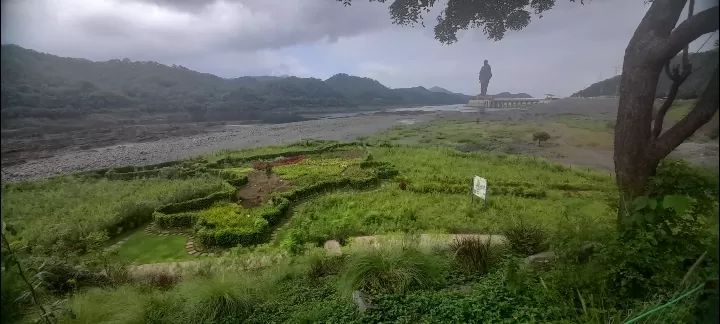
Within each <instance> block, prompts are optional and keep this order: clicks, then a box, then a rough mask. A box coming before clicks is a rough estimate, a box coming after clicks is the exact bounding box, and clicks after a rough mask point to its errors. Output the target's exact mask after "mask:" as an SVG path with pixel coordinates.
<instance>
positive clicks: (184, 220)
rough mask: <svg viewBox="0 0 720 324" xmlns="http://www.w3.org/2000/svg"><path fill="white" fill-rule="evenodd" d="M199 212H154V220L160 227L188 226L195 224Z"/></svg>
mask: <svg viewBox="0 0 720 324" xmlns="http://www.w3.org/2000/svg"><path fill="white" fill-rule="evenodd" d="M198 217H199V214H198V213H195V212H185V213H177V214H163V213H161V212H154V213H153V216H152V218H153V221H154V222H155V225H157V226H159V227H160V228H188V227H192V226H193V225H194V224H195V221H196V220H197V219H198Z"/></svg>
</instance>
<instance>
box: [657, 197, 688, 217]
mask: <svg viewBox="0 0 720 324" xmlns="http://www.w3.org/2000/svg"><path fill="white" fill-rule="evenodd" d="M662 205H663V208H665V209H669V208H672V209H673V210H674V211H675V213H676V214H678V215H683V214H685V212H686V211H687V209H688V208H689V207H690V199H688V198H687V197H685V196H680V195H667V196H665V198H664V199H663V203H662Z"/></svg>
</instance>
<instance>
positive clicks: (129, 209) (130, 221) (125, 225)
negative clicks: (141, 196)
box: [105, 201, 155, 236]
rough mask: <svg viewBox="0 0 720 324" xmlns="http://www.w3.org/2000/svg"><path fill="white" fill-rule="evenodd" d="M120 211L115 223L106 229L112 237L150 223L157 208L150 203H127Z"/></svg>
mask: <svg viewBox="0 0 720 324" xmlns="http://www.w3.org/2000/svg"><path fill="white" fill-rule="evenodd" d="M118 210H119V211H118V216H117V217H116V218H114V219H113V220H114V222H113V223H110V224H108V225H107V226H106V227H105V230H107V232H108V233H110V235H111V236H114V235H119V234H121V233H123V232H125V231H127V230H131V229H134V228H137V227H138V226H140V225H142V224H145V223H147V222H149V221H150V220H151V219H152V214H153V210H155V207H154V206H153V204H151V203H149V202H142V201H141V202H127V203H124V204H123V205H121V206H120V208H118Z"/></svg>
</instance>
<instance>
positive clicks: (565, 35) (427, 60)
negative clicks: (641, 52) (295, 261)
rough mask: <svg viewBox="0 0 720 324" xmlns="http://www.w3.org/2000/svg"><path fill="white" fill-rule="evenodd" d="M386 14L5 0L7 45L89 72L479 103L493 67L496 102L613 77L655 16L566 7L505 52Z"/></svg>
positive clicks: (279, 1) (289, 5)
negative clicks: (325, 84)
mask: <svg viewBox="0 0 720 324" xmlns="http://www.w3.org/2000/svg"><path fill="white" fill-rule="evenodd" d="M390 2H391V1H388V3H386V4H379V3H376V2H375V3H369V2H368V1H367V0H354V1H353V5H352V6H350V7H344V6H343V5H342V4H341V3H339V2H337V1H335V0H302V1H290V0H92V1H90V0H7V1H3V3H2V29H1V30H2V43H3V44H17V45H20V46H22V47H25V48H30V49H33V50H37V51H40V52H47V53H50V54H54V55H59V56H66V57H79V58H86V59H90V60H94V61H104V60H109V59H114V58H119V59H122V58H129V59H131V60H133V61H148V60H151V61H157V62H160V63H162V64H167V65H172V64H177V65H182V66H185V67H187V68H189V69H191V70H195V71H198V72H204V73H212V74H215V75H218V76H221V77H226V78H234V77H240V76H247V75H294V76H298V77H316V78H320V79H326V78H328V77H330V76H332V75H334V74H336V73H347V74H350V75H357V76H363V77H370V78H373V79H376V80H378V81H379V82H381V83H382V84H384V85H386V86H389V87H392V88H401V87H414V86H424V87H426V88H430V87H432V86H440V87H443V88H446V89H448V90H451V91H455V92H462V93H466V94H477V93H478V92H479V84H478V83H477V73H478V71H479V69H480V67H481V66H482V62H483V60H486V59H487V60H489V61H490V64H491V65H492V67H493V79H492V81H491V83H490V88H489V92H490V93H498V92H503V91H507V92H513V93H517V92H526V93H530V94H532V95H533V96H542V95H543V94H545V93H553V94H555V95H558V96H568V95H570V94H572V93H574V92H576V91H578V90H581V89H583V88H585V87H587V86H589V85H590V84H592V83H595V82H597V81H599V80H600V79H605V78H608V77H611V76H613V75H615V71H616V69H620V68H621V65H622V56H623V53H624V50H625V46H626V45H627V42H628V41H629V40H630V37H631V36H632V33H633V32H634V30H635V27H637V24H638V23H639V21H640V19H641V18H642V16H643V15H644V13H645V11H646V10H647V8H648V6H647V5H646V4H644V1H641V0H593V1H589V2H588V1H586V3H585V5H581V4H580V3H579V2H577V3H573V2H570V1H569V0H559V1H557V4H556V7H555V8H554V9H553V10H551V11H549V12H547V13H545V14H544V16H543V17H542V18H538V17H533V20H532V22H531V23H530V26H528V27H527V28H526V29H524V30H522V31H519V32H511V33H508V34H507V35H506V37H505V39H503V40H501V41H498V42H494V41H491V40H488V39H486V38H485V36H484V35H483V34H482V32H481V31H480V30H469V31H464V32H461V33H460V34H459V42H457V43H455V44H453V45H442V44H440V43H439V42H438V41H436V40H435V39H434V36H433V33H432V27H433V26H434V25H433V24H434V23H435V16H437V13H438V12H439V9H440V7H439V6H436V7H437V8H434V10H433V12H431V13H429V14H427V15H426V16H425V25H426V26H427V27H426V28H422V27H420V26H417V27H414V28H410V27H402V26H396V25H392V24H391V20H390V16H389V14H388V9H387V7H388V5H389V3H390ZM441 2H443V1H441ZM712 3H715V4H716V3H717V0H699V1H698V3H697V4H696V10H697V11H699V10H703V9H704V8H707V7H710V5H711V4H712ZM713 38H717V35H714V37H713ZM706 39H707V36H704V37H701V38H700V39H698V40H697V41H696V42H695V43H694V44H693V46H691V48H692V49H693V50H697V49H698V48H699V47H700V45H701V44H702V43H703V42H705V40H706ZM713 42H714V39H712V40H710V41H708V44H709V45H708V44H706V45H705V47H704V48H703V49H704V50H706V49H709V48H711V47H712V43H713Z"/></svg>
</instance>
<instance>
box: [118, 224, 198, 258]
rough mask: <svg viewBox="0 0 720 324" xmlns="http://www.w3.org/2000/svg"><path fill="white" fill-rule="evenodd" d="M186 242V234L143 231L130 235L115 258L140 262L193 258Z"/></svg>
mask: <svg viewBox="0 0 720 324" xmlns="http://www.w3.org/2000/svg"><path fill="white" fill-rule="evenodd" d="M185 242H187V237H185V236H181V235H168V236H157V235H150V234H145V233H144V232H142V231H141V232H138V233H136V234H134V235H132V236H130V237H129V238H128V240H127V242H125V243H124V244H123V245H122V248H121V249H120V250H119V251H118V253H117V254H116V255H114V256H113V258H114V259H115V260H118V261H122V262H126V263H138V264H145V263H153V262H159V261H163V262H171V261H186V260H191V259H193V257H192V256H190V255H189V254H188V253H187V251H185Z"/></svg>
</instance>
